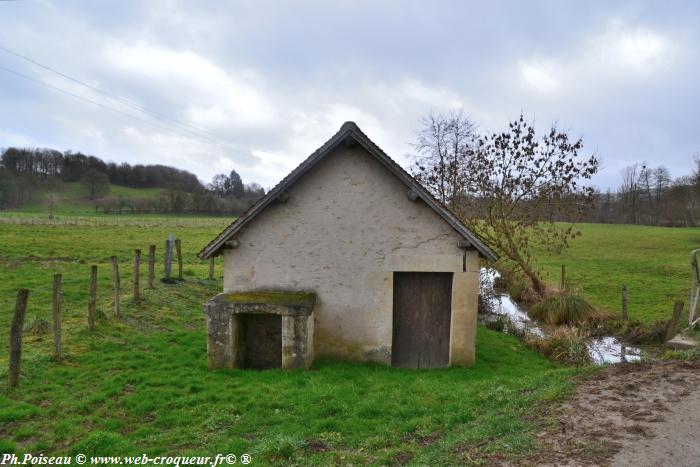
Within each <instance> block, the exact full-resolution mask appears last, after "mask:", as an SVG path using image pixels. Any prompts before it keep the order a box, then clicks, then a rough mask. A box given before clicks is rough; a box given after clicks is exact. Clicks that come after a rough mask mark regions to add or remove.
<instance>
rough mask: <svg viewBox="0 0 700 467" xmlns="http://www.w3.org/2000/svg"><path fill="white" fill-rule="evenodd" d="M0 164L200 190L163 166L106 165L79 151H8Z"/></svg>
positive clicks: (193, 180) (70, 178)
mask: <svg viewBox="0 0 700 467" xmlns="http://www.w3.org/2000/svg"><path fill="white" fill-rule="evenodd" d="M0 164H2V166H3V167H5V168H6V169H7V170H9V171H10V172H12V173H15V174H34V175H36V176H38V177H41V178H48V177H58V178H60V179H61V180H63V181H64V182H78V181H80V180H82V178H83V176H84V175H85V174H86V173H87V172H88V171H89V170H91V169H92V170H95V171H97V172H100V173H103V174H105V175H107V176H108V177H109V182H110V183H113V184H115V185H124V186H128V187H132V188H175V189H178V190H182V191H186V192H192V191H194V190H196V189H201V188H203V186H202V184H201V183H200V182H199V180H198V179H197V176H196V175H195V174H193V173H190V172H187V171H186V170H179V169H176V168H173V167H168V166H165V165H142V164H137V165H131V164H128V163H126V162H122V163H121V164H117V163H115V162H105V161H103V160H102V159H100V158H98V157H95V156H87V155H85V154H82V153H80V152H71V151H66V152H60V151H57V150H55V149H43V148H7V149H5V150H4V151H3V152H2V158H1V159H0Z"/></svg>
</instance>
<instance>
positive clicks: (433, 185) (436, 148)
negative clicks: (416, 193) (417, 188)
mask: <svg viewBox="0 0 700 467" xmlns="http://www.w3.org/2000/svg"><path fill="white" fill-rule="evenodd" d="M421 123H422V128H421V129H420V130H419V132H418V137H417V141H416V144H415V145H414V146H415V148H416V151H417V152H418V156H417V157H416V161H415V167H414V170H413V172H414V175H415V177H416V178H417V179H418V181H420V182H421V183H422V184H423V185H424V186H425V187H426V188H428V189H429V190H430V191H431V192H433V194H435V196H436V197H437V198H438V199H439V200H440V201H442V203H443V204H445V205H448V206H449V205H451V204H452V202H453V200H454V199H455V198H458V197H460V196H462V195H464V194H465V193H466V190H467V189H468V187H467V186H465V185H464V181H465V180H466V178H467V177H466V174H465V173H464V170H466V169H467V167H468V166H469V163H468V159H469V157H471V155H472V154H473V151H472V147H473V144H474V140H475V136H476V124H475V123H474V122H473V121H472V120H471V119H470V118H469V117H468V116H466V115H464V112H463V111H453V112H450V113H447V114H433V113H431V114H430V115H428V116H427V117H425V118H423V119H422V121H421Z"/></svg>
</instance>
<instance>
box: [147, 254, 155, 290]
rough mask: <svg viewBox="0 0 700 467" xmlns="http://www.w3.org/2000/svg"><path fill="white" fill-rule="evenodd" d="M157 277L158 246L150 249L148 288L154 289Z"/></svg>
mask: <svg viewBox="0 0 700 467" xmlns="http://www.w3.org/2000/svg"><path fill="white" fill-rule="evenodd" d="M155 277H156V246H155V245H151V246H149V247H148V288H149V289H152V288H153V281H154V280H155Z"/></svg>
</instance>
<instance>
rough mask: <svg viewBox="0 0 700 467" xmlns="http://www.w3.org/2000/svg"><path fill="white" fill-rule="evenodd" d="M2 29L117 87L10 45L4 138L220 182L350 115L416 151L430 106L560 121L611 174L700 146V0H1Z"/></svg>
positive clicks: (0, 105)
mask: <svg viewBox="0 0 700 467" xmlns="http://www.w3.org/2000/svg"><path fill="white" fill-rule="evenodd" d="M0 45H1V46H3V47H6V48H8V49H10V50H12V51H14V52H16V53H20V54H22V55H24V56H26V57H29V58H31V59H32V60H34V61H36V62H39V63H41V64H42V65H45V66H47V67H50V68H53V69H55V70H57V71H60V72H62V73H64V74H66V75H69V76H70V77H73V78H75V79H78V80H80V81H83V82H85V83H87V84H89V85H91V86H92V87H94V88H98V89H100V90H103V91H106V92H107V93H109V95H110V96H116V97H117V99H116V100H115V99H110V98H109V97H108V96H106V95H104V94H101V93H99V92H98V91H96V90H95V89H90V88H88V87H85V86H82V85H80V84H78V83H76V82H73V81H70V80H67V79H65V78H63V77H61V76H59V75H57V74H55V73H52V72H50V71H48V70H46V69H44V68H41V67H39V66H37V65H34V64H31V63H29V62H27V61H26V60H23V59H21V58H19V57H17V56H14V55H12V54H10V53H8V52H7V51H4V50H0V67H2V69H0V147H7V146H11V145H19V146H42V147H53V148H57V149H60V150H66V149H71V150H74V151H78V150H79V151H82V152H85V153H90V154H94V155H96V156H98V157H101V158H103V159H106V160H111V161H117V162H122V161H126V162H130V163H163V164H168V165H173V166H176V167H179V168H183V169H187V170H190V171H192V172H194V173H196V174H197V175H198V176H199V177H200V179H202V180H203V181H205V182H208V181H209V180H210V179H211V177H212V176H213V175H214V174H216V173H222V172H228V171H230V170H231V169H234V168H235V169H236V170H237V171H238V172H239V173H240V174H241V175H242V177H243V179H244V181H246V182H250V181H257V182H259V183H261V184H263V185H264V186H265V187H268V188H269V187H271V186H273V185H274V184H275V183H276V182H277V181H279V180H280V179H281V178H282V177H283V176H284V175H286V174H287V172H289V171H290V170H291V169H292V168H294V167H295V166H296V165H297V164H298V163H299V162H301V161H302V160H303V159H304V158H306V157H307V156H308V155H309V154H310V153H311V152H312V151H313V150H314V149H316V148H317V147H318V146H320V145H321V144H322V143H323V142H324V141H325V140H326V139H328V138H329V137H330V136H331V135H332V134H333V133H334V132H335V131H337V129H338V128H339V127H340V125H341V124H342V123H343V122H344V121H346V120H354V121H355V122H356V123H357V124H358V125H359V126H360V127H361V128H362V129H363V130H364V131H365V133H367V135H368V136H369V137H370V138H371V139H373V140H374V141H375V142H376V143H377V144H378V145H379V146H380V147H382V148H383V149H384V150H385V151H386V152H387V153H388V154H389V155H390V156H392V157H394V158H395V159H396V160H397V161H399V162H400V163H401V164H402V165H404V166H405V167H406V166H407V165H408V161H409V157H408V156H409V154H410V153H411V152H412V146H411V142H412V141H413V140H414V134H415V131H416V129H417V128H418V126H419V120H420V118H421V116H424V115H426V114H428V113H429V112H430V111H431V110H432V111H436V112H440V111H447V110H450V109H464V111H465V112H466V113H467V114H468V115H470V116H471V117H472V118H473V119H474V120H475V121H476V122H477V123H478V124H479V127H480V128H481V129H482V130H484V131H491V130H498V129H500V128H503V127H504V126H506V125H507V122H508V120H509V119H511V118H514V117H516V116H517V115H518V114H519V113H520V112H521V111H522V112H524V114H525V115H526V117H528V118H530V119H532V120H534V121H535V123H536V125H537V127H538V129H540V130H544V129H545V128H546V127H547V126H549V125H550V124H551V123H552V122H555V121H556V122H558V125H559V126H560V127H561V128H563V129H566V130H569V131H570V132H571V134H572V135H573V136H581V137H583V139H584V143H585V150H586V151H587V152H596V153H598V154H599V155H600V156H601V157H602V159H603V169H602V171H601V173H600V174H599V175H598V176H597V178H596V179H595V183H596V185H598V186H599V187H601V188H606V187H608V186H613V187H614V186H616V185H617V184H618V182H619V178H620V176H619V173H620V170H621V168H623V167H625V166H627V165H630V164H632V163H634V162H637V161H647V162H648V163H649V164H651V165H654V166H656V165H665V166H666V167H668V168H669V169H670V170H671V174H672V175H673V176H674V177H675V176H680V175H684V174H688V173H690V171H691V161H692V158H693V155H694V154H697V153H699V152H700V2H695V1H687V2H673V1H659V2H637V1H635V2H624V1H615V2H612V1H610V2H593V1H582V2H578V3H576V2H562V1H551V2H538V1H532V0H530V1H527V2H521V1H512V2H481V4H477V3H476V2H463V1H459V2H447V1H441V2H435V1H422V2H418V1H398V0H397V1H392V2H389V1H386V2H381V1H366V2H363V1H324V2H321V1H318V2H304V1H288V2H265V1H246V2H223V1H211V2H205V1H182V2H179V1H167V0H149V1H141V0H138V1H126V0H119V1H107V0H101V1H67V0H62V1H48V0H24V1H23V0H19V1H0ZM8 69H9V70H11V72H10V71H7V70H8ZM13 72H14V73H13ZM16 73H19V74H21V75H23V76H24V77H21V76H19V75H17V74H16ZM27 78H30V79H33V80H36V81H39V82H43V83H45V84H40V83H37V82H36V81H31V80H30V79H27ZM47 85H49V86H54V87H56V88H59V89H61V90H63V91H65V92H68V93H71V94H74V95H77V96H81V97H82V98H84V99H89V100H90V101H94V102H96V103H98V104H100V105H96V104H93V103H91V102H87V101H86V100H82V99H79V98H77V97H74V96H70V95H68V94H66V93H65V92H61V91H58V90H56V89H54V88H51V87H49V86H47ZM137 107H139V108H143V109H146V110H148V112H150V113H148V114H146V113H143V112H140V111H139V110H137ZM154 114H157V115H158V116H160V118H155V116H154ZM195 133H196V134H195Z"/></svg>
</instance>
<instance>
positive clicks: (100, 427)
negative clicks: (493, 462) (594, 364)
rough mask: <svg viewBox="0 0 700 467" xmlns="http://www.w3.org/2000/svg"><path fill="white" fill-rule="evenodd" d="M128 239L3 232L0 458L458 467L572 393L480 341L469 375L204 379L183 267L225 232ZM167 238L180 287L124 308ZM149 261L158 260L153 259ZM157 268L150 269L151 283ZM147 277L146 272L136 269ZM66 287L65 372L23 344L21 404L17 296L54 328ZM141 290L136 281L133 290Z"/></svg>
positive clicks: (205, 284)
mask: <svg viewBox="0 0 700 467" xmlns="http://www.w3.org/2000/svg"><path fill="white" fill-rule="evenodd" d="M143 221H144V226H139V225H138V224H136V225H114V226H110V225H53V224H49V225H11V224H0V274H1V275H2V280H0V310H1V311H0V342H2V347H0V349H1V353H0V364H1V367H0V378H1V381H0V440H1V441H0V447H1V448H2V450H3V451H13V450H14V451H18V452H33V453H37V452H40V451H41V452H45V453H52V454H55V453H74V454H75V453H85V454H135V455H140V454H141V453H147V454H149V455H162V454H165V453H167V454H184V453H188V454H202V455H212V454H215V453H217V452H221V453H229V452H230V453H235V454H241V453H244V452H247V453H250V454H251V455H252V456H253V460H254V463H255V464H265V463H287V462H290V461H291V462H293V463H307V464H328V463H366V462H372V463H376V464H387V463H392V462H394V461H399V460H412V461H413V462H416V463H419V464H446V463H466V462H472V461H475V460H478V459H480V458H483V456H488V455H492V454H494V453H497V454H499V455H506V456H507V455H511V454H517V453H521V452H524V451H528V450H530V449H533V448H534V441H533V438H532V436H531V430H532V429H533V425H532V422H531V420H532V419H533V416H534V415H535V414H536V413H537V412H538V411H539V410H540V409H541V407H542V405H543V404H546V403H547V402H549V401H552V400H556V399H558V398H560V397H561V396H562V395H563V394H565V393H566V392H567V391H569V390H570V389H571V387H572V383H571V375H572V374H573V373H574V370H571V369H566V368H561V367H557V366H555V365H553V364H552V363H550V362H549V361H547V360H545V359H544V358H542V357H541V356H539V355H538V354H536V353H534V352H532V351H530V350H527V349H525V348H524V347H523V346H522V345H521V344H520V343H518V342H517V341H516V340H514V339H513V338H511V337H509V336H506V335H502V334H499V333H495V332H492V331H489V330H487V329H484V328H480V329H479V332H478V342H477V364H476V366H475V367H473V368H469V369H462V368H451V369H446V370H436V371H408V370H397V369H392V368H388V367H384V366H380V365H371V364H350V363H343V362H337V361H321V362H317V363H316V364H315V366H314V369H313V370H312V371H295V372H282V371H277V370H270V371H263V372H257V371H235V372H228V371H220V372H208V371H207V370H206V332H205V327H204V319H203V314H202V304H203V302H204V301H205V300H206V299H207V298H208V297H210V296H212V295H214V294H215V293H217V292H218V291H219V290H220V287H221V281H220V276H221V270H220V265H217V278H218V279H217V280H216V281H208V280H206V279H204V278H205V277H206V275H207V265H206V263H204V262H201V261H200V260H198V259H197V258H196V257H195V254H196V252H197V251H198V250H199V248H200V247H201V246H203V245H204V244H205V243H206V242H208V241H209V240H210V239H211V238H212V237H213V236H214V235H215V234H216V233H217V232H218V231H220V229H221V228H222V227H223V225H224V224H225V223H226V222H227V221H226V220H224V219H210V220H209V221H208V222H206V220H202V219H199V221H200V222H198V223H197V224H187V223H184V224H183V223H182V222H181V221H180V220H177V219H160V218H158V219H146V218H143ZM169 232H173V233H174V234H176V235H178V236H179V237H180V238H182V241H183V250H184V259H185V268H184V272H185V278H186V279H187V281H186V282H185V283H184V284H179V285H164V284H161V283H158V284H157V285H156V288H155V289H154V290H145V291H143V292H142V295H143V301H142V302H141V303H139V304H135V303H133V301H132V299H131V295H130V294H131V289H130V284H131V280H130V277H131V268H130V263H129V261H130V259H131V257H132V255H133V250H134V249H135V248H141V249H142V250H143V251H144V252H145V251H146V250H147V247H148V245H149V244H151V243H155V244H156V245H157V246H158V248H159V250H162V244H163V241H164V239H165V237H166V235H167V234H168V233H169ZM159 252H160V251H159ZM113 254H116V255H117V256H118V257H119V259H120V261H121V262H122V268H121V270H122V276H123V277H122V285H123V288H124V289H126V290H125V292H124V298H123V303H124V306H123V313H124V318H123V319H122V320H120V321H116V320H115V319H113V318H112V300H111V274H110V267H109V264H108V262H109V257H110V256H111V255H113ZM90 264H97V265H98V267H99V274H98V275H99V292H98V315H99V316H100V319H99V320H98V322H97V330H96V332H95V334H93V335H89V334H88V333H87V332H86V329H85V328H86V326H85V310H86V306H87V303H86V295H87V294H86V291H87V284H88V276H89V266H90ZM160 269H161V268H160V267H159V268H158V270H159V271H160ZM142 271H144V272H145V268H142ZM55 272H61V273H63V276H64V326H63V327H64V347H65V351H66V354H67V356H66V359H65V361H64V362H62V363H60V364H59V363H54V362H53V361H52V360H51V358H50V354H51V342H52V337H51V335H39V336H37V335H33V334H31V333H26V334H25V345H24V349H25V350H24V355H23V371H22V381H21V387H20V388H19V390H15V391H11V390H9V389H8V388H7V386H6V384H7V383H6V381H7V379H6V378H7V375H6V368H7V338H8V329H9V322H10V316H11V310H12V308H13V304H14V297H15V293H16V290H17V289H18V288H20V287H27V288H29V289H30V290H31V293H30V298H29V311H28V317H27V325H30V324H31V323H32V322H33V321H34V320H35V319H37V318H41V319H46V320H50V309H51V306H50V296H51V290H50V284H51V277H52V275H53V274H54V273H55ZM141 283H142V286H143V285H145V275H144V276H143V277H142V280H141Z"/></svg>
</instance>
